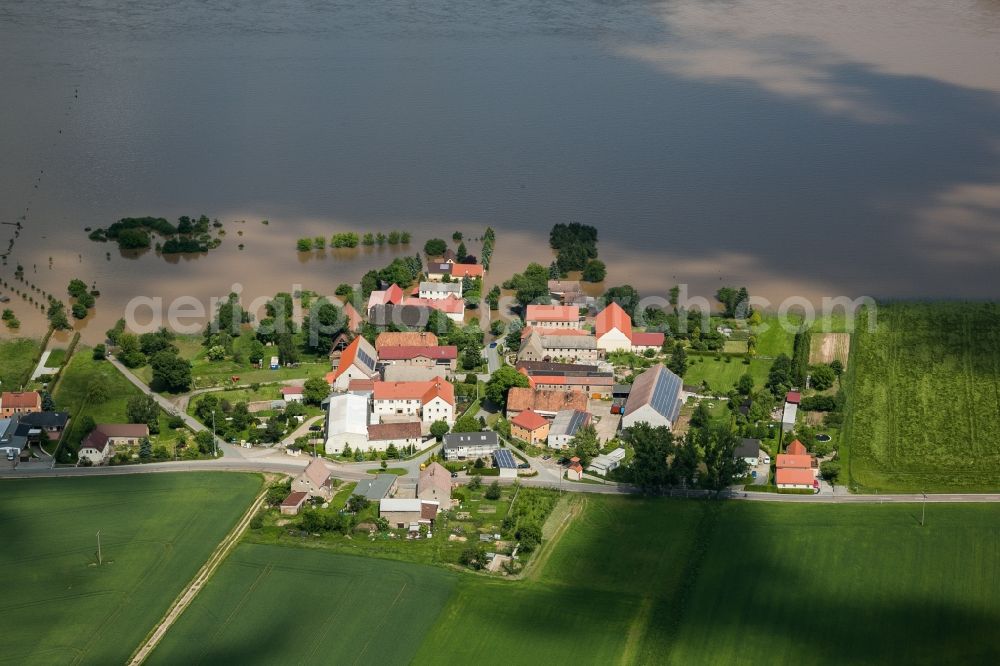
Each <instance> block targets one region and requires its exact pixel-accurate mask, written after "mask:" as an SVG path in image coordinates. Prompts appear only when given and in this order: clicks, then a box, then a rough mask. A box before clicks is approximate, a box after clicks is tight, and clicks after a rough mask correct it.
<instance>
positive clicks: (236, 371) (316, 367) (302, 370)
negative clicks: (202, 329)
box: [134, 329, 330, 389]
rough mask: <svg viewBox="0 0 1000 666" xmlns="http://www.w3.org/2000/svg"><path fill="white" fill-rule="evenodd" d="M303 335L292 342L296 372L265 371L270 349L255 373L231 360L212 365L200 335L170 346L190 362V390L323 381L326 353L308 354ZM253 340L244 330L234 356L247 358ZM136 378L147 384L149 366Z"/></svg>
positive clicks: (179, 339) (235, 343) (178, 339)
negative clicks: (296, 358)
mask: <svg viewBox="0 0 1000 666" xmlns="http://www.w3.org/2000/svg"><path fill="white" fill-rule="evenodd" d="M304 335H305V334H304V333H301V332H299V333H297V334H296V335H295V340H296V342H297V344H298V345H299V348H300V351H301V363H299V367H297V368H279V369H278V370H271V369H269V368H268V367H267V362H268V360H269V358H270V354H271V353H274V354H277V351H273V348H271V349H270V350H269V353H268V355H267V356H265V358H264V363H265V366H264V368H263V369H260V370H258V369H256V368H253V367H251V366H250V363H249V362H244V363H236V362H235V361H233V360H232V359H231V358H229V359H225V360H222V361H211V360H209V359H208V358H206V356H205V354H206V352H207V351H208V350H207V349H206V348H205V346H204V345H203V344H202V340H203V338H202V337H201V336H200V335H179V336H177V337H176V338H175V339H174V341H173V345H174V346H176V347H177V349H178V351H179V353H180V356H181V357H182V358H186V359H188V360H189V361H191V377H192V379H193V383H192V386H191V388H192V389H198V388H207V387H211V386H227V385H229V384H230V383H231V378H232V377H234V376H236V377H239V378H240V384H252V383H261V384H262V383H265V382H278V381H282V380H285V379H307V378H309V377H322V376H323V375H325V374H326V373H327V372H329V371H330V362H329V359H328V358H327V355H326V353H325V352H324V353H321V354H318V353H314V352H312V351H307V350H306V348H305V347H304V346H303V340H304V337H303V336H304ZM253 339H254V337H253V334H252V332H251V331H250V330H249V329H246V330H245V331H244V332H243V334H242V335H240V336H238V337H237V338H236V339H235V340H234V341H233V349H234V351H235V352H239V353H241V354H243V356H244V358H246V355H247V352H248V350H249V346H250V343H251V341H252V340H253ZM134 372H135V374H136V376H138V377H140V378H141V379H142V380H143V381H144V382H146V383H147V384H148V383H149V382H150V381H152V379H153V370H152V368H150V367H149V366H148V365H145V366H143V367H141V368H136V369H135V370H134Z"/></svg>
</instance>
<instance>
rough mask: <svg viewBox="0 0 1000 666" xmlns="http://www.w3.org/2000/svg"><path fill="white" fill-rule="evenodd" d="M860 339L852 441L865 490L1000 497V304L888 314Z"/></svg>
mask: <svg viewBox="0 0 1000 666" xmlns="http://www.w3.org/2000/svg"><path fill="white" fill-rule="evenodd" d="M878 314H879V316H878V326H877V329H876V330H875V331H874V332H871V331H868V330H867V327H861V328H859V329H858V330H857V331H856V332H855V334H854V343H853V347H852V352H851V362H850V364H849V366H848V375H847V386H848V387H850V390H849V391H848V411H847V418H846V420H845V429H844V442H845V444H846V445H847V447H848V448H849V449H850V451H849V455H850V463H851V466H850V474H851V479H852V482H853V483H854V484H855V485H857V486H858V488H859V489H860V490H863V491H872V490H876V489H877V490H879V491H890V492H892V491H925V490H926V491H936V492H955V491H965V492H975V491H986V490H993V491H995V490H997V489H998V488H1000V418H998V415H1000V305H997V304H971V303H933V304H923V303H908V304H892V305H882V306H880V307H879V313H878Z"/></svg>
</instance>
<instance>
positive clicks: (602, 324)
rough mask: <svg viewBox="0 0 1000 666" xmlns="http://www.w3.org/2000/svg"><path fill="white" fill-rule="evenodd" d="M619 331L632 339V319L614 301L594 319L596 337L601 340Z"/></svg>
mask: <svg viewBox="0 0 1000 666" xmlns="http://www.w3.org/2000/svg"><path fill="white" fill-rule="evenodd" d="M614 329H618V330H619V331H621V332H622V333H623V334H624V335H625V337H627V338H631V337H632V318H631V317H629V316H628V313H627V312H625V310H623V309H622V306H620V305H618V304H617V303H615V302H614V301H612V302H611V304H609V305H608V307H606V308H604V309H603V310H601V311H600V312H599V313H597V316H596V317H595V318H594V335H596V336H597V339H598V340H600V339H601V337H603V336H604V335H606V334H607V333H610V332H611V331H612V330H614Z"/></svg>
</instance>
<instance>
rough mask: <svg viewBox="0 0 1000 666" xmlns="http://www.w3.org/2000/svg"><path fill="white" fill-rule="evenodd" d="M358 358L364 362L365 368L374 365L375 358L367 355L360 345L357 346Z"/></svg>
mask: <svg viewBox="0 0 1000 666" xmlns="http://www.w3.org/2000/svg"><path fill="white" fill-rule="evenodd" d="M358 358H360V359H361V362H362V363H364V364H365V367H367V368H374V367H375V359H373V358H372V357H371V356H369V355H368V354H367V353H366V352H365V350H364V349H361V348H360V347H359V348H358Z"/></svg>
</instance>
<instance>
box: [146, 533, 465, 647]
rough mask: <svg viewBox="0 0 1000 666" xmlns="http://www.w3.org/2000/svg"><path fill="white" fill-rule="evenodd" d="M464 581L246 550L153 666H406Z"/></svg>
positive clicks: (305, 553)
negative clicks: (210, 665)
mask: <svg viewBox="0 0 1000 666" xmlns="http://www.w3.org/2000/svg"><path fill="white" fill-rule="evenodd" d="M456 578H457V576H456V575H455V574H452V573H449V572H447V571H443V570H441V569H438V568H435V567H427V566H421V565H419V564H409V563H404V562H389V561H385V560H377V559H369V558H363V557H352V556H350V555H337V554H333V553H326V552H322V551H315V550H306V549H301V548H283V547H280V546H267V545H258V544H248V543H244V544H241V545H240V546H239V547H238V548H237V549H236V550H235V551H234V552H233V553H232V554H231V555H230V556H229V558H228V559H227V560H226V562H225V563H224V564H223V565H222V567H221V568H220V569H219V571H218V572H216V574H215V576H214V577H213V578H212V580H211V581H210V582H209V584H208V585H207V586H206V588H205V589H204V590H203V591H202V592H201V594H200V595H199V596H198V598H197V599H196V600H195V601H194V603H193V604H192V605H191V607H190V608H188V610H187V611H186V612H185V613H184V615H183V616H182V617H181V618H180V620H179V621H178V623H177V624H176V625H175V626H174V627H173V628H172V629H171V630H170V632H169V633H168V634H167V636H166V638H165V639H164V641H163V642H162V643H161V644H160V646H159V647H158V648H157V649H156V650H155V651H154V652H153V654H152V655H151V658H150V660H149V662H148V663H150V664H195V663H234V664H236V663H240V664H247V663H260V664H277V663H282V664H320V663H322V664H406V663H409V661H410V660H411V658H412V657H413V654H414V652H415V651H416V649H417V647H418V646H419V645H420V642H421V640H422V639H423V637H424V635H425V634H426V633H427V631H428V630H429V629H430V626H431V625H432V624H433V623H434V621H435V619H436V618H437V617H438V615H439V613H440V611H441V609H442V608H443V607H444V605H445V604H446V603H447V601H448V598H449V597H450V595H451V593H452V590H453V588H454V585H455V581H456Z"/></svg>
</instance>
